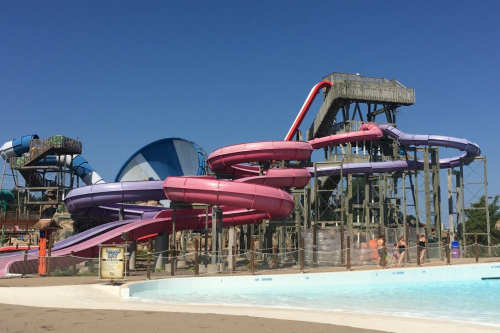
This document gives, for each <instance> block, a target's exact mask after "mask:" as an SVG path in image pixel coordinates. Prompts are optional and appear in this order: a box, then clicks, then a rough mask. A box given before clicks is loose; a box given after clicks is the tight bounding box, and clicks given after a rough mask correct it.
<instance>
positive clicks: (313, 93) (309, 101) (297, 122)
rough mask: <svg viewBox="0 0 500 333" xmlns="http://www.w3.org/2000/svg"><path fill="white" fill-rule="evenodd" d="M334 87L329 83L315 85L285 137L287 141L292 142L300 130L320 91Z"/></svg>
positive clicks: (323, 82)
mask: <svg viewBox="0 0 500 333" xmlns="http://www.w3.org/2000/svg"><path fill="white" fill-rule="evenodd" d="M331 86H332V83H331V82H329V81H321V82H320V83H318V84H317V85H315V86H314V87H313V88H312V89H311V91H310V92H309V95H308V96H307V98H306V100H305V102H304V104H303V105H302V108H301V109H300V111H299V113H298V114H297V117H296V118H295V121H294V122H293V124H292V127H290V130H289V131H288V133H287V134H286V136H285V141H290V140H292V138H293V136H294V135H295V133H297V131H298V130H299V127H300V124H302V121H303V120H304V118H305V116H306V114H307V111H309V108H310V107H311V105H312V103H313V102H314V99H315V98H316V95H317V94H318V93H319V91H320V90H321V89H323V88H330V87H331Z"/></svg>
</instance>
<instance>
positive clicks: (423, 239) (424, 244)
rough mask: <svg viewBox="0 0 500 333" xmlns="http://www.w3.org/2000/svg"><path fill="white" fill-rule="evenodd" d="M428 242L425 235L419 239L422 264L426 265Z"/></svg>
mask: <svg viewBox="0 0 500 333" xmlns="http://www.w3.org/2000/svg"><path fill="white" fill-rule="evenodd" d="M426 245H427V242H426V240H425V235H420V238H419V239H418V247H420V264H421V265H422V264H424V262H425V261H424V258H425V249H426Z"/></svg>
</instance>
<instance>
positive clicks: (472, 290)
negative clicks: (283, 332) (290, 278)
mask: <svg viewBox="0 0 500 333" xmlns="http://www.w3.org/2000/svg"><path fill="white" fill-rule="evenodd" d="M131 299H135V300H141V301H149V302H161V303H169V304H199V305H200V304H220V305H232V306H234V305H245V306H264V307H291V308H302V309H304V308H306V309H321V310H330V311H347V312H359V313H372V314H387V315H395V316H411V317H428V318H438V319H447V320H456V321H467V322H475V323H482V324H490V325H495V326H496V325H498V326H500V316H499V312H498V310H499V309H500V280H475V281H454V282H433V283H407V284H378V285H358V286H339V285H332V286H320V287H314V286H305V287H300V288H296V287H289V286H287V287H279V286H274V287H272V288H247V287H241V288H236V287H230V288H224V289H217V288H215V289H212V290H210V289H208V290H207V289H201V290H198V291H196V292H193V291H192V290H189V291H185V290H184V289H176V290H172V289H170V288H168V289H167V290H165V289H160V290H145V291H141V292H138V293H135V294H134V297H131Z"/></svg>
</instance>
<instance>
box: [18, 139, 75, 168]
mask: <svg viewBox="0 0 500 333" xmlns="http://www.w3.org/2000/svg"><path fill="white" fill-rule="evenodd" d="M53 148H55V149H63V151H64V153H67V154H80V153H81V152H82V143H81V142H80V141H78V140H74V139H70V138H67V137H65V136H61V135H56V136H52V137H50V138H48V139H32V140H31V142H30V151H29V152H27V153H25V154H24V155H23V156H20V157H11V158H10V160H9V162H10V167H11V169H21V168H22V167H23V166H25V165H28V164H30V163H31V162H32V161H35V160H37V159H38V158H39V157H40V156H43V155H44V154H45V153H46V152H47V151H48V150H50V149H53Z"/></svg>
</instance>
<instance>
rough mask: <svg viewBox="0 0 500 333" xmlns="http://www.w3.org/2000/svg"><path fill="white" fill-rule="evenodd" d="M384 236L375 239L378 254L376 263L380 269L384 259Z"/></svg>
mask: <svg viewBox="0 0 500 333" xmlns="http://www.w3.org/2000/svg"><path fill="white" fill-rule="evenodd" d="M384 245H385V242H384V236H382V235H380V236H378V239H377V252H378V261H377V267H381V263H382V262H383V261H382V260H385V258H384Z"/></svg>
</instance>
